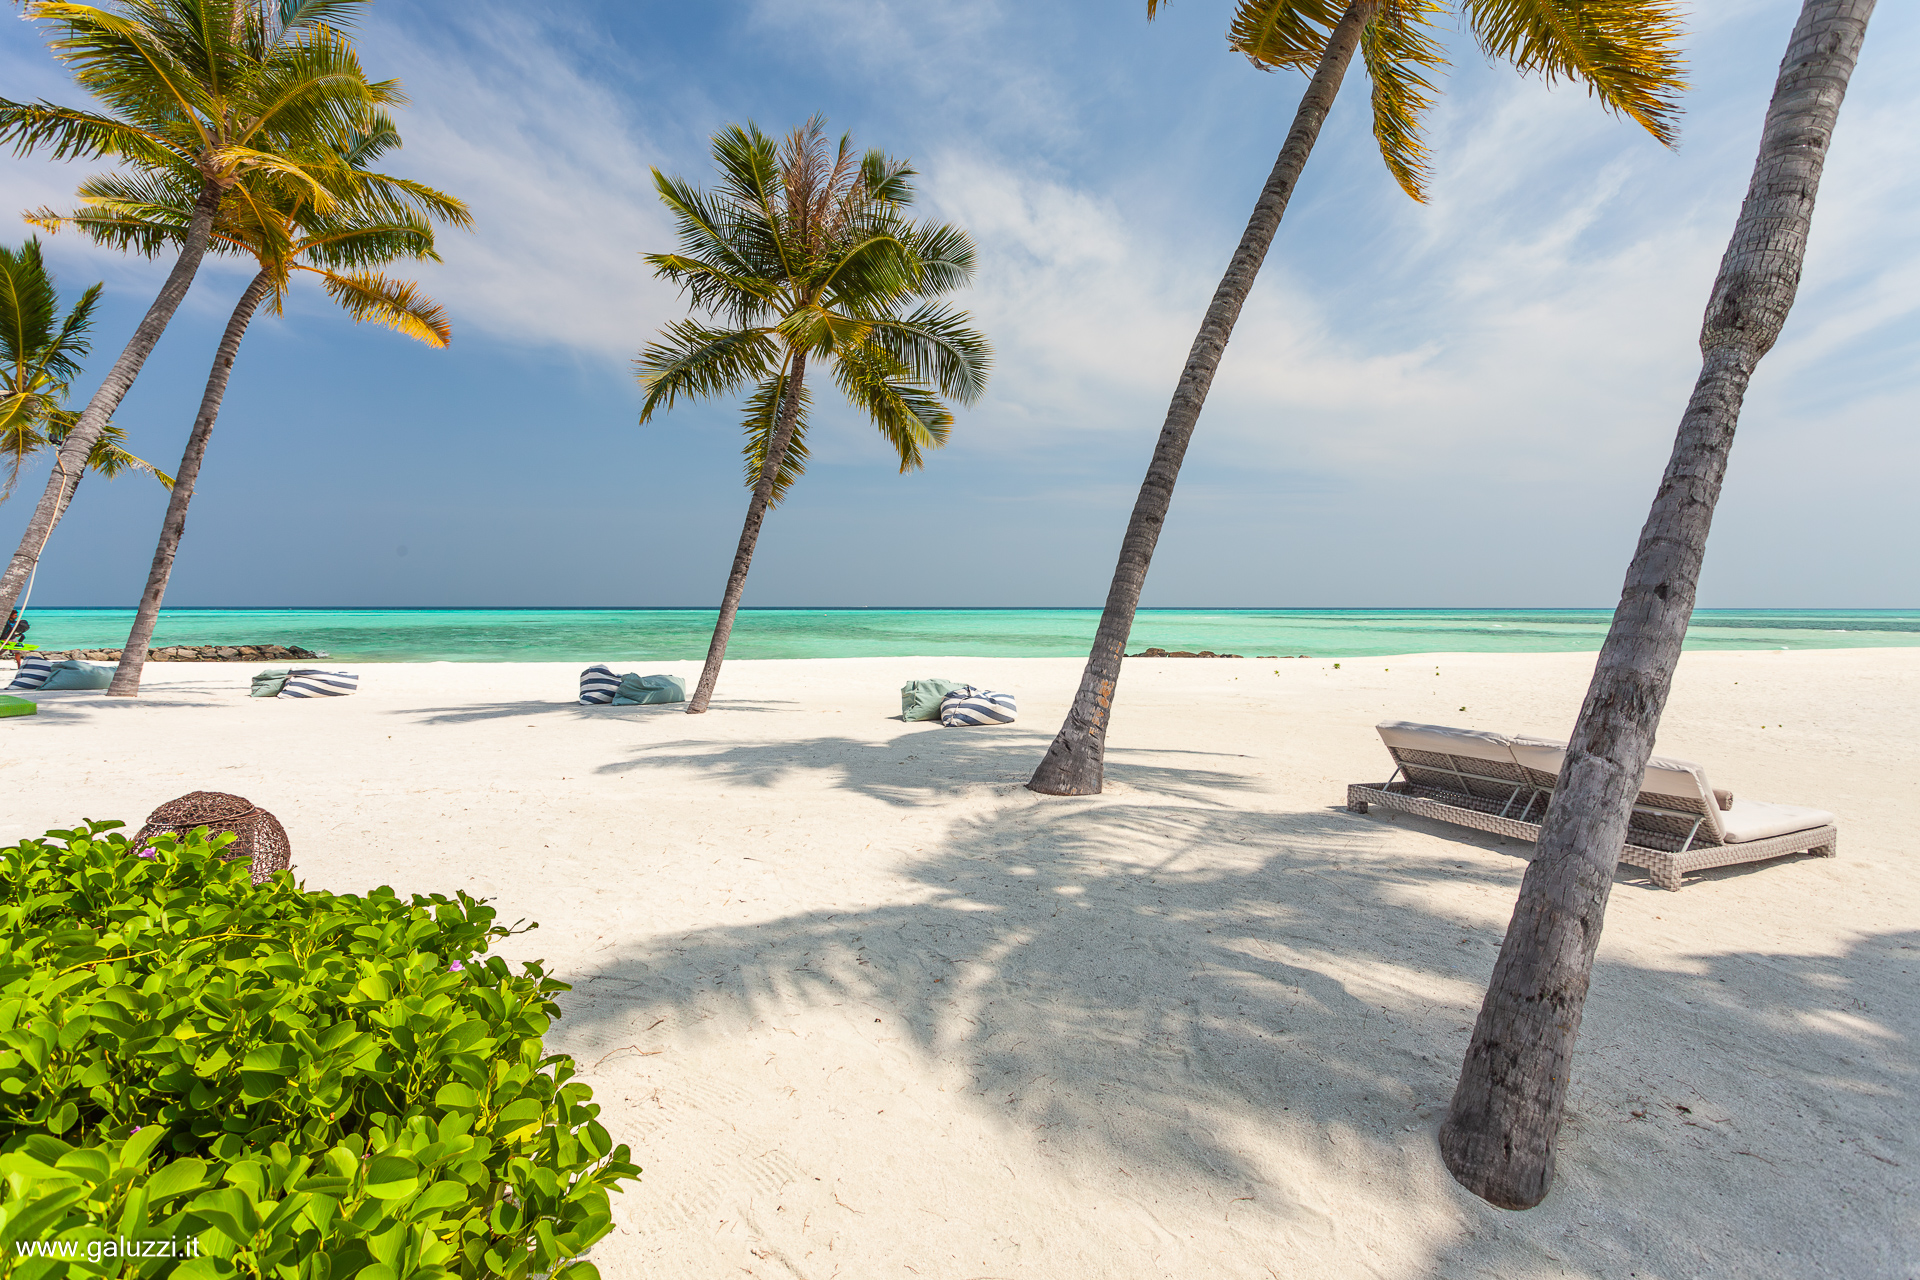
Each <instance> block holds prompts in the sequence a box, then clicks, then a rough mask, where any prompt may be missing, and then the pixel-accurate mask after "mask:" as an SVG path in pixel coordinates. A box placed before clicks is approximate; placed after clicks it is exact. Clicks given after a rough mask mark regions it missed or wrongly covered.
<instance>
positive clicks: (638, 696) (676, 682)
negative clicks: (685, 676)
mask: <svg viewBox="0 0 1920 1280" xmlns="http://www.w3.org/2000/svg"><path fill="white" fill-rule="evenodd" d="M686 700H687V682H686V681H685V680H682V679H681V678H680V677H679V676H637V675H634V674H633V673H632V672H628V673H627V674H626V675H624V676H621V677H620V688H619V689H618V690H617V691H615V693H614V695H613V705H614V706H616V707H644V706H649V705H651V704H653V703H656V702H685V701H686Z"/></svg>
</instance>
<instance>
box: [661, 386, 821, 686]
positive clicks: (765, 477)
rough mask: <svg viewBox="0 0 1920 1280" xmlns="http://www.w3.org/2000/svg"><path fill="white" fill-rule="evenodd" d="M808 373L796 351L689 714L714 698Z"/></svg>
mask: <svg viewBox="0 0 1920 1280" xmlns="http://www.w3.org/2000/svg"><path fill="white" fill-rule="evenodd" d="M806 376H807V353H806V352H805V351H796V352H794V353H793V365H792V367H791V368H790V369H789V370H788V373H787V386H786V391H785V393H784V394H783V395H782V397H781V400H780V412H779V414H778V415H777V416H776V417H775V418H774V420H773V438H772V439H770V440H768V441H767V454H766V456H765V457H764V458H762V459H761V460H760V479H759V480H758V481H756V482H755V484H754V486H753V497H752V498H750V499H749V500H748V501H747V523H746V524H745V525H744V526H743V527H742V528H741V530H740V545H739V547H738V548H736V549H735V550H734V553H733V571H732V572H731V573H729V574H728V575H727V591H726V594H725V595H724V596H722V597H721V598H720V617H719V619H718V620H717V621H716V622H715V623H714V624H713V642H712V643H711V644H709V645H708V646H707V665H706V666H704V667H702V668H701V669H700V683H699V684H698V685H696V686H695V687H694V690H693V697H692V699H691V700H690V701H689V702H688V703H687V714H688V715H690V716H697V715H699V714H700V713H701V712H703V711H705V710H706V709H707V703H709V702H710V701H712V700H713V686H714V685H715V684H716V683H718V682H719V679H720V664H721V663H722V662H724V661H725V660H726V657H727V640H728V638H729V637H731V636H732V635H733V619H734V615H735V614H737V613H739V612H740V596H741V594H742V593H743V592H745V591H746V589H747V569H748V567H749V566H751V565H752V564H753V545H754V543H756V542H758V541H759V540H760V525H761V522H762V521H764V520H765V519H766V518H767V504H768V503H770V502H771V501H772V500H773V482H774V479H775V477H777V476H778V475H779V474H780V464H781V463H783V462H785V461H786V459H787V447H788V446H789V445H791V444H792V443H793V428H794V424H795V423H796V422H798V421H799V420H800V384H801V382H802V381H803V380H804V379H805V378H806Z"/></svg>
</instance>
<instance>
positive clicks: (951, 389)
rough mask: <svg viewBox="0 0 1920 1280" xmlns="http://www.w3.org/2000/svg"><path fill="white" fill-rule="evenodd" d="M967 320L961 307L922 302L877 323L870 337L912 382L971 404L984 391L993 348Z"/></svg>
mask: <svg viewBox="0 0 1920 1280" xmlns="http://www.w3.org/2000/svg"><path fill="white" fill-rule="evenodd" d="M969 319H970V317H969V316H968V315H967V314H966V312H964V311H958V310H955V309H954V308H951V307H947V306H944V305H941V304H939V303H933V302H928V303H923V304H922V305H921V306H919V307H917V308H915V309H914V310H913V311H912V312H911V313H909V314H907V315H905V316H902V317H900V318H898V319H893V318H888V319H883V320H877V321H875V322H874V324H873V336H872V338H871V341H872V343H873V345H874V346H876V347H879V348H880V349H881V350H883V351H885V352H886V353H887V354H888V355H889V356H890V357H891V358H892V359H894V360H895V361H897V362H898V363H899V365H900V366H901V368H903V369H904V370H905V371H906V372H907V374H908V375H909V376H910V377H912V378H914V379H915V380H916V381H919V382H926V383H930V384H932V385H933V386H935V387H938V388H939V390H940V394H942V395H947V396H952V397H953V398H954V399H955V400H958V401H959V402H960V403H961V404H972V403H973V402H974V401H976V400H978V399H979V398H980V397H981V395H983V394H984V393H985V392H986V389H987V375H988V373H989V372H990V371H991V369H992V368H993V348H992V347H991V346H990V345H989V344H988V342H987V340H986V337H985V336H984V335H982V334H981V333H980V332H979V330H977V329H973V328H971V327H969V326H968V324H967V321H968V320H969Z"/></svg>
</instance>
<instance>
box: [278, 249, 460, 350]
mask: <svg viewBox="0 0 1920 1280" xmlns="http://www.w3.org/2000/svg"><path fill="white" fill-rule="evenodd" d="M296 269H298V270H302V271H315V272H316V274H318V275H319V276H320V282H321V287H322V288H324V289H325V290H326V291H327V296H328V297H330V298H332V299H333V300H334V301H335V302H337V303H339V304H340V305H341V306H342V307H344V308H345V309H346V312H347V314H348V315H350V316H352V317H353V318H354V320H355V322H356V323H360V324H365V323H367V322H368V321H372V322H374V323H376V324H383V325H385V326H387V328H389V329H392V330H393V331H394V332H396V333H404V334H406V335H407V336H408V337H409V338H415V339H418V340H419V341H421V342H424V343H426V344H427V345H428V346H430V347H444V346H446V345H447V343H448V342H449V341H451V340H452V338H453V329H452V326H451V325H450V324H449V323H448V322H447V313H446V312H445V311H444V310H442V309H441V307H440V304H439V303H437V302H435V301H434V300H433V299H432V298H429V297H428V296H427V295H426V294H425V293H424V292H422V291H421V288H420V286H419V285H418V284H415V283H414V282H413V281H411V280H393V279H389V278H388V277H386V276H381V275H374V274H372V273H370V272H356V273H352V274H347V273H344V272H334V271H318V270H317V269H316V268H313V267H296Z"/></svg>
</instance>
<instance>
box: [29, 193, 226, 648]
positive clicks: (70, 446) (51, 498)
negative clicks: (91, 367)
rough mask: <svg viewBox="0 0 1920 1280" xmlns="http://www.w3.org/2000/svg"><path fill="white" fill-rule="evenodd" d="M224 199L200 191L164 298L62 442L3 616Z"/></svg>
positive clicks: (172, 305) (149, 350) (203, 247)
mask: <svg viewBox="0 0 1920 1280" xmlns="http://www.w3.org/2000/svg"><path fill="white" fill-rule="evenodd" d="M220 196H221V191H220V188H218V187H216V186H215V185H214V184H212V183H208V184H207V185H206V187H205V188H204V189H202V191H201V192H200V199H199V200H198V201H196V202H195V204H194V206H193V217H192V219H191V220H190V221H189V222H188V223H187V234H186V239H185V240H184V241H183V242H182V244H181V246H180V256H179V258H177V259H176V260H175V261H174V264H173V270H171V271H169V272H168V273H167V280H166V283H165V284H163V285H161V286H160V296H159V297H157V298H155V299H154V300H153V305H152V306H151V307H148V308H147V314H146V315H145V316H144V317H142V318H141V321H140V325H139V327H138V328H136V329H135V330H134V331H133V337H132V338H131V339H129V340H128V342H127V345H126V349H125V350H123V351H122V352H121V353H120V358H119V359H118V360H115V361H114V362H113V368H111V369H109V370H108V371H107V376H106V378H105V379H104V380H103V381H102V382H101V383H100V389H99V390H98V391H95V392H94V393H93V399H91V400H89V401H88V402H87V407H86V409H85V411H84V412H82V413H81V415H80V421H78V422H77V423H75V424H74V427H73V430H72V431H70V432H68V433H67V438H66V440H65V441H63V442H62V443H61V445H60V452H59V453H58V454H56V455H55V459H56V461H55V465H54V468H53V474H52V475H50V476H48V477H47V487H46V490H45V492H43V493H42V494H41V495H40V502H39V505H38V506H36V507H34V509H33V518H32V519H30V520H28V521H27V528H26V532H24V533H22V534H21V535H20V549H19V550H18V551H15V552H14V553H13V560H12V561H11V562H10V563H9V564H8V565H7V570H6V572H5V573H4V574H0V617H5V616H6V614H7V613H8V611H9V610H11V609H12V608H13V607H14V606H15V604H16V603H17V602H18V601H19V599H20V592H21V589H22V588H24V587H25V586H26V584H27V577H28V575H29V574H31V573H32V572H33V567H34V565H36V564H37V563H39V560H40V553H41V552H42V551H44V550H45V549H46V545H47V540H48V539H49V538H51V537H52V536H53V527H54V526H55V525H56V524H58V523H60V517H61V516H62V515H64V514H65V513H66V510H67V507H68V506H69V505H70V504H71V503H72V501H73V491H74V489H75V488H76V487H77V486H78V485H79V483H80V476H81V474H82V473H83V472H85V470H86V466H87V455H88V454H90V453H92V452H93V446H94V443H95V442H96V441H97V440H99V439H100V432H101V430H102V429H103V428H105V427H106V425H107V423H108V421H109V420H111V419H112V417H113V411H114V410H115V409H118V408H119V407H120V401H121V400H122V399H123V398H124V397H125V396H126V394H127V389H128V388H129V387H131V386H132V385H133V380H134V378H136V377H138V376H139V373H140V366H141V365H143V364H145V363H146V362H147V357H148V356H149V355H151V354H153V348H154V346H155V344H157V343H158V342H159V341H160V335H161V334H162V333H164V332H166V328H167V322H168V321H169V320H171V319H173V313H174V312H175V311H176V310H178V309H179V306H180V300H181V299H182V298H185V297H186V296H187V290H188V288H190V287H191V286H192V284H193V277H194V274H195V273H196V272H198V271H199V270H200V259H201V258H202V257H204V256H205V254H206V251H207V241H208V239H210V238H211V236H212V234H213V215H214V212H215V210H216V209H217V208H218V207H219V204H220Z"/></svg>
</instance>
